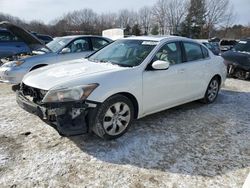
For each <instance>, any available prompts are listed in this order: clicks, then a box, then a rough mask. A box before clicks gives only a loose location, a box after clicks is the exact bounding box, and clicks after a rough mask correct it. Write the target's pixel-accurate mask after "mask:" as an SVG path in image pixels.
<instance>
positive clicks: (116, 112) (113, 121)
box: [103, 102, 131, 136]
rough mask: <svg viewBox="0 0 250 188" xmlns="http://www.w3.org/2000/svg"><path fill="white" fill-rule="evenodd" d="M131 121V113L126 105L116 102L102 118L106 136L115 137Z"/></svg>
mask: <svg viewBox="0 0 250 188" xmlns="http://www.w3.org/2000/svg"><path fill="white" fill-rule="evenodd" d="M130 120H131V111H130V108H129V106H128V105H127V104H125V103H123V102H117V103H115V104H113V105H112V106H110V107H109V108H108V110H107V111H106V113H105V115H104V118H103V127H104V129H105V131H106V133H107V134H109V135H111V136H116V135H119V134H120V133H122V132H123V131H124V130H125V129H126V128H127V126H128V125H129V122H130Z"/></svg>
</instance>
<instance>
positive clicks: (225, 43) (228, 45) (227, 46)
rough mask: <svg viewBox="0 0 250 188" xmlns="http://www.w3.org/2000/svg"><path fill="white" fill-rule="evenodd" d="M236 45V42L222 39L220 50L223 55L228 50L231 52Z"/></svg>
mask: <svg viewBox="0 0 250 188" xmlns="http://www.w3.org/2000/svg"><path fill="white" fill-rule="evenodd" d="M236 44H237V41H236V40H231V39H222V40H221V41H220V50H221V52H222V53H223V52H226V51H228V50H231V49H232V48H233V47H234V46H235V45H236Z"/></svg>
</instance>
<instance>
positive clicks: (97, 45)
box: [91, 38, 109, 51]
mask: <svg viewBox="0 0 250 188" xmlns="http://www.w3.org/2000/svg"><path fill="white" fill-rule="evenodd" d="M91 40H92V46H93V50H95V51H96V50H99V49H101V48H103V47H104V46H106V45H108V44H109V43H108V41H106V40H104V39H101V38H92V39H91Z"/></svg>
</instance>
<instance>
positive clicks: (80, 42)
mask: <svg viewBox="0 0 250 188" xmlns="http://www.w3.org/2000/svg"><path fill="white" fill-rule="evenodd" d="M68 48H69V49H70V52H71V53H75V52H84V51H89V50H90V47H89V42H88V39H77V40H75V41H73V42H72V43H70V44H69V45H68Z"/></svg>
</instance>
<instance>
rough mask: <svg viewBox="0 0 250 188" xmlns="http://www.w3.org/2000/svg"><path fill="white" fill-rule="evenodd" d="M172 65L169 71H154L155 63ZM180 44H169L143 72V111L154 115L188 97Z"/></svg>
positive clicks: (187, 83)
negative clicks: (153, 64) (165, 62)
mask: <svg viewBox="0 0 250 188" xmlns="http://www.w3.org/2000/svg"><path fill="white" fill-rule="evenodd" d="M157 60H161V61H167V62H169V63H170V67H169V68H168V70H153V69H152V68H151V65H152V63H153V62H155V61H157ZM185 70H186V64H185V63H183V56H182V50H181V43H180V42H167V43H166V44H164V45H163V46H162V47H161V48H160V50H159V51H158V52H157V53H156V54H155V56H154V58H153V60H152V61H151V63H150V64H149V65H148V67H147V69H146V70H145V71H144V72H143V111H144V114H149V113H153V112H156V111H159V110H162V109H165V108H168V107H171V106H174V105H176V104H179V103H181V102H182V101H183V100H184V99H185V97H186V95H187V89H188V88H187V87H186V86H187V85H189V80H188V79H187V75H186V71H185Z"/></svg>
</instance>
